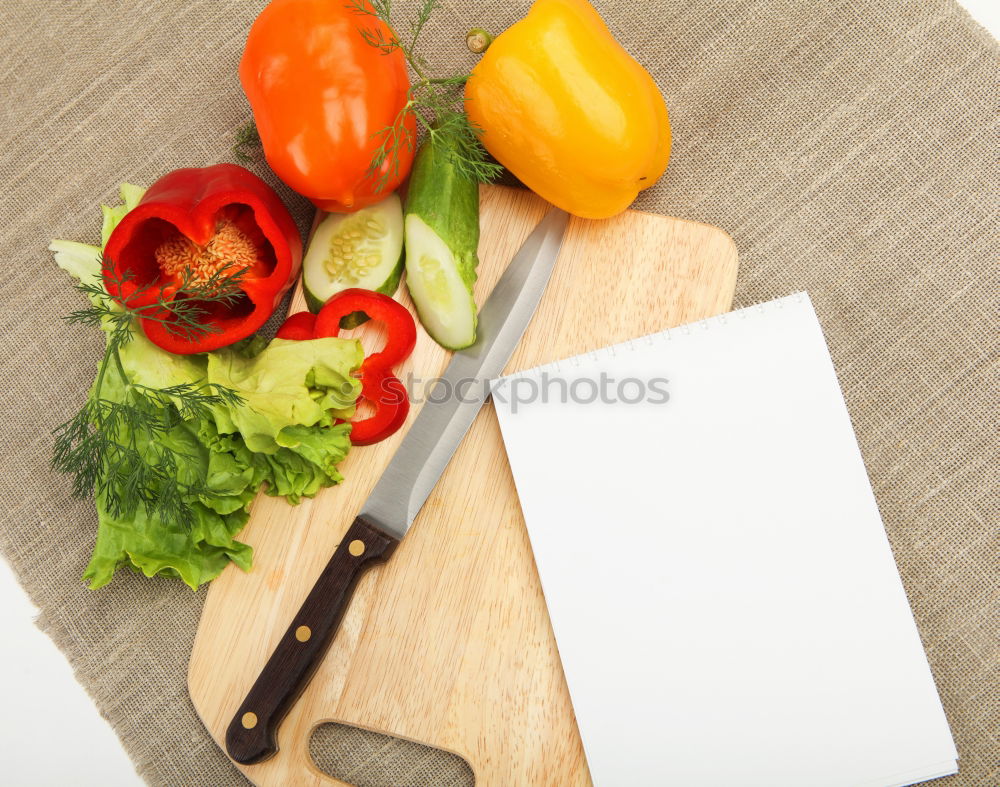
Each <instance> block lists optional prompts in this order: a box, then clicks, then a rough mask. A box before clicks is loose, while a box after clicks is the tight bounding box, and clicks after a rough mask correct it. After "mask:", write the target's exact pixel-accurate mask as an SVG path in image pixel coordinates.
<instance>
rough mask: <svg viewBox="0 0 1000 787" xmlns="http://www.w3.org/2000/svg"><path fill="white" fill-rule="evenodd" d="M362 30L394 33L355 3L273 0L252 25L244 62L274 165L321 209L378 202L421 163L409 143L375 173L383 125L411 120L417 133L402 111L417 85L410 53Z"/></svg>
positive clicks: (252, 102)
mask: <svg viewBox="0 0 1000 787" xmlns="http://www.w3.org/2000/svg"><path fill="white" fill-rule="evenodd" d="M362 30H369V31H372V32H373V33H378V32H381V33H382V35H384V37H385V38H386V39H389V38H390V37H391V35H392V33H391V31H390V30H389V29H388V28H387V27H386V26H385V24H384V23H383V22H381V21H380V20H378V19H376V18H375V17H372V16H367V15H364V14H360V13H358V11H357V10H352V9H351V8H350V7H349V5H348V3H347V0H272V2H271V3H270V4H269V5H268V6H267V7H266V8H265V9H264V10H263V11H262V12H261V14H260V16H258V17H257V20H256V21H255V22H254V24H253V26H252V27H251V28H250V35H249V36H248V38H247V44H246V48H245V49H244V52H243V59H242V60H241V61H240V82H241V83H242V84H243V90H244V92H245V93H246V95H247V99H248V100H249V101H250V106H251V108H252V109H253V114H254V120H255V122H256V124H257V130H258V132H259V133H260V138H261V142H262V144H263V147H264V156H265V158H266V159H267V163H268V164H270V165H271V169H273V170H274V172H275V173H276V174H277V176H278V177H279V178H281V179H282V180H283V181H284V182H285V183H287V184H288V185H289V186H290V187H291V188H292V189H294V190H295V191H297V192H299V193H300V194H302V195H303V196H305V197H308V198H309V199H310V200H312V202H313V203H314V204H315V205H316V206H317V207H318V208H320V209H321V210H326V211H333V212H342V213H343V212H350V211H354V210H358V209H359V208H363V207H365V206H367V205H371V204H373V203H375V202H378V201H379V200H380V199H383V198H384V197H385V195H386V194H388V193H389V192H390V191H393V190H394V189H395V188H396V187H397V186H398V185H399V184H400V183H401V182H402V181H403V179H404V178H406V176H407V174H408V173H409V171H410V165H411V164H412V161H413V148H412V146H411V145H408V144H405V143H404V144H400V145H398V146H396V147H395V154H393V155H390V156H389V157H387V158H386V160H385V161H384V162H383V164H382V166H381V168H380V169H379V170H378V171H377V172H376V173H374V174H373V173H372V172H370V171H369V165H370V164H371V161H372V157H373V156H374V154H375V153H376V151H377V150H378V148H379V147H380V145H381V144H382V142H383V138H384V134H383V133H382V132H383V130H384V129H387V128H389V127H393V126H395V127H396V130H397V132H398V131H399V129H400V120H402V124H401V125H402V126H403V127H405V128H406V130H407V131H409V139H414V138H415V131H416V121H415V119H414V117H413V114H412V113H410V112H407V113H406V115H405V116H402V117H401V113H402V112H403V111H404V109H405V107H406V103H407V91H408V90H409V87H410V81H409V77H408V76H407V72H406V62H405V59H404V57H403V53H402V52H401V51H400V50H399V49H396V50H394V51H392V52H390V53H389V54H383V53H382V51H380V50H379V49H378V47H375V46H372V45H371V44H369V43H368V42H367V41H365V39H364V37H363V36H362V33H361V31H362ZM389 147H393V146H392V145H390V146H389ZM383 176H384V177H383ZM380 181H381V182H380Z"/></svg>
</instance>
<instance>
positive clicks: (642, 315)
mask: <svg viewBox="0 0 1000 787" xmlns="http://www.w3.org/2000/svg"><path fill="white" fill-rule="evenodd" d="M547 207H548V206H547V204H546V203H545V202H543V201H542V200H541V199H540V198H538V197H536V196H535V195H533V194H531V193H529V192H526V191H521V190H515V189H509V188H503V187H499V186H489V187H484V188H483V191H482V215H481V223H482V240H481V242H480V246H479V255H480V259H481V261H482V262H481V265H480V268H479V282H478V283H477V285H476V293H475V295H476V302H477V303H479V304H482V303H483V302H484V301H485V299H486V296H487V295H488V293H489V291H490V290H491V288H492V287H493V285H494V283H495V282H496V280H497V279H498V278H499V276H500V273H501V272H502V270H503V268H504V266H505V265H506V264H507V262H508V261H509V260H510V258H511V257H512V256H513V255H514V253H515V252H516V251H517V249H518V248H519V247H520V245H521V243H522V242H523V241H524V239H525V238H526V237H527V235H528V233H529V232H530V231H531V229H532V228H533V227H534V226H535V224H537V222H538V221H539V220H540V219H541V217H542V216H543V215H544V214H545V211H546V209H547ZM736 268H737V257H736V249H735V246H734V245H733V242H732V240H731V239H730V238H729V236H728V235H726V234H725V233H724V232H722V231H721V230H719V229H717V228H715V227H710V226H707V225H704V224H696V223H694V222H690V221H681V220H679V219H672V218H667V217H665V216H657V215H653V214H647V213H639V212H636V211H629V212H627V213H624V214H622V215H619V216H617V217H615V218H613V219H608V220H604V221H586V220H582V219H575V218H574V219H572V221H571V222H570V225H569V229H568V231H567V234H566V237H565V239H564V242H563V246H562V250H561V253H560V256H559V260H558V262H557V263H556V268H555V272H554V274H553V277H552V280H551V282H550V283H549V287H548V290H547V292H546V294H545V296H544V298H543V300H542V302H541V305H540V306H539V309H538V312H537V313H536V314H535V317H534V319H533V320H532V322H531V324H530V326H529V327H528V330H527V332H526V334H525V336H524V338H523V340H522V341H521V344H520V347H519V348H518V350H517V351H516V352H515V353H514V356H513V358H512V359H511V361H510V363H509V364H508V366H507V372H508V373H509V372H513V371H516V370H519V369H524V368H528V367H532V366H535V365H538V364H543V363H547V362H549V361H554V360H557V359H560V358H565V357H567V356H570V355H575V354H578V353H581V352H586V351H589V350H594V349H597V348H599V347H603V346H605V345H608V344H611V343H613V342H619V341H624V340H627V339H632V338H635V337H638V336H642V335H644V334H647V333H652V332H654V331H660V330H664V329H666V328H670V327H672V326H674V325H678V324H682V323H685V322H690V321H692V320H697V319H701V318H704V317H708V316H711V315H714V314H718V313H721V312H724V311H727V310H728V309H729V308H730V306H731V304H732V298H733V289H734V287H735V282H736ZM397 297H398V298H399V299H401V300H402V301H403V302H404V303H405V304H406V305H407V306H411V304H410V301H409V299H408V298H407V296H406V294H405V287H404V288H400V290H399V292H398V293H397ZM301 308H302V307H301V305H300V306H299V307H296V306H293V311H299V310H300V309H301ZM411 308H412V307H411ZM370 330H371V329H366V328H364V327H362V328H361V329H359V330H358V331H357V332H356V335H358V336H360V337H361V338H362V342H363V343H364V344H365V346H366V349H369V350H370V349H374V347H369V344H370V343H372V342H374V341H377V339H373V337H372V336H368V339H367V340H366V338H365V334H366V331H370ZM418 334H419V336H418V340H417V346H416V349H415V351H414V353H413V355H412V356H411V358H410V359H409V361H408V362H407V363H406V365H405V366H404V367H402V368H401V370H400V371H399V372H397V374H398V376H399V377H400V379H402V380H404V382H405V381H406V378H407V375H408V374H409V373H411V372H412V373H413V374H414V375H416V376H418V377H421V378H423V379H425V380H426V379H429V378H431V377H434V376H436V375H439V374H440V373H441V372H442V371H443V369H444V367H445V365H446V363H447V361H448V357H449V353H447V352H445V351H443V350H442V349H441V348H440V347H438V346H437V345H436V344H435V343H434V342H433V341H432V340H431V339H430V338H429V337H428V336H427V335H426V333H424V332H423V331H422V330H421V331H418ZM417 389H418V391H417V392H418V393H419V392H420V390H422V388H421V386H417ZM411 395H412V394H411ZM419 409H420V408H419V405H415V406H414V407H413V408H412V409H411V412H410V420H409V421H408V422H407V424H406V426H405V427H404V429H402V430H401V431H400V432H398V433H397V434H396V435H394V436H393V437H392V438H390V439H389V440H386V441H384V442H382V443H380V444H378V445H375V446H370V447H364V448H355V449H353V450H352V451H351V453H350V455H349V456H348V458H347V459H346V461H345V462H344V464H343V465H342V468H341V469H342V472H343V475H344V478H345V481H344V482H343V483H342V484H341V485H340V486H338V487H334V488H332V489H327V490H324V491H323V492H321V493H320V494H319V495H318V496H317V497H316V498H315V499H314V500H307V501H305V502H303V503H302V504H301V505H299V506H294V507H293V506H289V505H288V504H287V503H285V502H284V501H283V500H281V499H277V500H276V499H274V498H269V497H265V496H263V495H262V496H260V497H259V498H258V499H257V501H256V502H255V503H254V508H253V515H252V517H251V519H250V523H249V524H248V525H247V527H246V529H245V530H244V531H243V534H242V536H241V538H242V539H243V540H245V541H246V542H248V543H249V544H251V545H252V546H253V548H254V568H253V570H252V571H251V572H250V573H247V574H245V573H243V572H241V571H239V570H238V569H236V568H235V567H234V566H230V567H229V568H227V569H226V570H225V571H224V572H223V574H222V575H221V576H220V577H219V578H218V579H216V580H215V581H214V582H213V583H212V585H211V588H210V590H209V593H208V598H207V600H206V603H205V609H204V612H203V614H202V618H201V623H200V627H199V629H198V635H197V638H196V640H195V644H194V651H193V653H192V655H191V665H190V672H189V675H188V684H189V688H190V692H191V698H192V699H193V700H194V705H195V707H196V708H197V710H198V713H199V714H200V716H201V718H202V720H203V721H204V722H205V726H206V727H207V728H208V730H209V731H210V732H211V734H212V736H213V737H214V738H215V740H216V742H217V743H218V744H219V745H220V746H222V747H223V749H224V748H225V747H224V744H223V741H224V739H225V732H226V727H227V726H228V724H229V722H230V720H231V719H232V716H233V714H234V712H235V711H236V709H237V707H238V706H239V705H240V703H241V702H242V700H243V698H244V695H245V693H246V692H247V690H248V689H249V688H250V686H251V685H252V684H253V682H254V680H255V679H256V678H257V675H258V673H259V671H260V669H261V668H262V667H263V665H264V663H265V662H266V661H267V658H268V656H269V655H270V654H271V651H272V649H273V648H274V646H275V644H276V643H277V641H278V640H279V638H280V637H281V635H282V634H283V633H284V631H285V629H286V627H287V626H288V624H289V621H290V620H291V619H292V616H293V615H294V613H295V612H296V611H297V610H298V608H299V605H300V604H301V602H302V601H303V599H304V598H305V596H306V594H307V593H308V592H309V590H310V588H311V587H312V585H313V583H314V581H315V580H316V578H317V577H318V576H319V573H320V571H321V570H322V568H323V566H324V565H325V564H326V562H327V560H328V559H329V557H330V555H331V554H332V553H333V551H334V549H335V548H336V546H337V544H338V543H339V541H340V538H341V536H342V534H343V533H344V532H345V530H346V529H347V528H348V526H349V525H350V523H351V521H352V520H353V518H354V515H355V513H356V512H357V511H358V509H359V508H360V506H361V504H362V502H363V501H364V500H365V498H366V497H367V496H368V493H369V492H370V491H371V489H372V487H373V486H374V485H375V482H376V480H377V479H378V477H379V476H380V474H381V473H382V470H383V468H384V467H385V466H386V464H388V462H389V460H390V458H391V457H392V455H393V452H394V451H395V450H396V447H397V446H398V444H399V442H400V440H401V439H402V437H403V434H404V433H405V431H406V429H407V428H408V427H409V425H410V424H411V423H412V419H413V418H414V416H415V415H416V414H417V412H418V411H419ZM613 460H614V458H613V457H604V458H603V461H613ZM594 461H595V462H599V461H602V457H601V456H600V453H599V452H596V453H595V459H594ZM609 526H610V527H611V528H612V534H613V528H614V523H609ZM594 548H595V549H601V548H603V547H602V545H600V544H595V545H594ZM595 625H596V624H595ZM327 721H336V722H342V723H346V724H352V725H356V726H359V727H364V728H367V729H371V730H376V731H379V732H385V733H388V734H392V735H396V736H398V737H402V738H408V739H410V740H414V741H418V742H420V743H424V744H427V745H430V746H436V747H438V748H441V749H445V750H448V751H451V752H455V753H457V754H460V755H461V756H462V757H464V758H465V759H466V761H467V762H468V763H469V764H470V765H471V767H472V770H473V771H474V773H475V775H476V784H477V785H478V787H510V785H545V786H547V785H556V784H558V785H560V786H561V787H569V786H570V785H585V784H589V783H590V777H589V774H588V771H587V765H586V760H585V758H584V754H583V749H582V746H581V743H580V738H579V733H578V732H577V728H576V722H575V720H574V717H573V710H572V706H571V704H570V699H569V694H568V692H567V689H566V683H565V680H564V678H563V674H562V668H561V666H560V663H559V656H558V653H557V651H556V643H555V641H554V639H553V636H552V631H551V628H550V626H549V620H548V616H547V614H546V610H545V602H544V599H543V597H542V591H541V587H540V586H539V582H538V576H537V574H536V572H535V565H534V561H533V558H532V554H531V546H530V544H529V542H528V537H527V532H526V530H525V526H524V521H523V519H522V517H521V511H520V508H519V506H518V501H517V494H516V492H515V489H514V482H513V479H512V477H511V473H510V468H509V467H508V465H507V458H506V455H505V454H504V449H503V443H502V441H501V437H500V429H499V426H498V424H497V419H496V415H495V413H494V410H493V406H492V404H490V403H487V404H486V406H485V407H483V409H482V411H481V412H480V413H479V415H478V417H477V418H476V421H475V422H474V424H473V425H472V428H471V429H470V430H469V433H468V435H466V437H465V440H464V441H463V442H462V444H461V446H460V447H459V449H458V451H457V453H456V454H455V456H454V458H453V459H452V461H451V463H450V465H449V466H448V468H447V470H446V471H445V473H444V475H443V476H442V478H441V480H440V482H439V483H438V484H437V487H436V488H435V490H434V492H433V493H432V494H431V496H430V498H429V499H428V500H427V503H426V504H425V505H424V508H423V510H422V511H421V513H420V515H419V516H418V517H417V519H416V521H415V522H414V524H413V527H412V529H411V530H410V532H409V533H408V535H407V537H406V538H405V539H404V540H403V542H402V544H401V545H400V547H399V549H398V550H397V551H396V553H395V555H394V556H393V557H392V559H391V560H390V561H389V563H387V564H386V565H384V566H382V567H378V568H375V569H372V570H371V571H370V572H368V574H367V575H365V576H364V577H363V578H362V580H361V582H360V584H359V585H358V588H357V591H356V592H355V595H354V599H353V602H352V604H351V607H350V609H349V611H348V613H347V615H346V617H345V618H344V621H343V623H342V624H341V627H340V630H339V632H338V633H337V636H336V639H335V641H334V643H333V645H332V647H331V648H330V651H329V652H328V654H327V656H326V658H325V660H324V662H323V664H322V665H321V666H320V668H319V669H318V671H317V672H316V674H315V676H314V677H313V679H312V682H311V683H310V685H309V687H308V688H307V689H306V691H305V693H304V694H303V695H302V697H301V698H300V699H299V700H298V702H297V703H296V704H295V706H294V707H293V709H292V711H291V712H290V713H289V715H288V716H287V717H286V719H285V721H284V723H283V724H282V726H281V728H280V731H279V734H278V743H279V746H280V751H279V752H278V754H277V755H276V756H274V757H273V758H271V759H270V760H267V761H265V762H263V763H259V764H257V765H250V766H239V767H240V769H241V770H242V771H243V772H244V773H245V774H246V775H247V777H248V778H249V779H250V780H251V781H253V782H254V783H256V784H258V785H292V784H294V785H296V786H297V787H307V786H308V785H324V784H325V785H330V784H336V785H339V784H343V783H342V782H340V781H337V780H335V779H332V778H331V777H329V776H327V775H326V774H323V773H322V772H321V771H319V770H318V769H317V768H316V767H315V765H314V764H313V762H312V760H311V758H310V755H309V739H310V736H311V734H312V732H313V731H314V730H315V728H316V727H317V726H319V725H320V724H322V723H324V722H327Z"/></svg>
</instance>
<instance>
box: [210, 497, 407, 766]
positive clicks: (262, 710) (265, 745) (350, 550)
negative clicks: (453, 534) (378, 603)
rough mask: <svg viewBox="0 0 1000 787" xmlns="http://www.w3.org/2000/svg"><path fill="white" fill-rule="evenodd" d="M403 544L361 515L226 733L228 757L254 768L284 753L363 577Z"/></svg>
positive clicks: (317, 582) (293, 620) (331, 559)
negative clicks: (295, 716)
mask: <svg viewBox="0 0 1000 787" xmlns="http://www.w3.org/2000/svg"><path fill="white" fill-rule="evenodd" d="M398 544H399V541H398V540H397V539H396V538H394V537H393V536H391V535H389V534H388V533H386V532H384V531H383V530H382V529H381V528H380V527H379V526H378V525H376V524H375V523H374V522H373V521H371V520H370V519H368V518H367V517H366V516H365V515H364V514H359V515H358V517H357V518H356V519H355V520H354V523H353V524H352V525H351V527H350V528H348V530H347V533H345V534H344V538H343V540H342V541H341V542H340V546H339V547H337V551H336V552H334V553H333V557H332V558H330V562H329V563H327V565H326V568H324V569H323V572H322V573H321V574H320V576H319V579H318V580H317V581H316V584H315V585H314V586H313V589H312V590H311V591H310V592H309V595H308V596H307V597H306V600H305V601H304V602H303V604H302V607H301V608H300V609H299V611H298V614H296V615H295V617H294V618H293V619H292V621H291V623H290V624H289V626H288V628H287V629H285V633H284V635H283V636H282V637H281V640H279V642H278V645H277V647H276V648H275V649H274V653H272V654H271V658H270V659H268V662H267V664H265V665H264V669H263V670H261V673H260V676H259V677H258V678H257V681H256V682H255V683H254V684H253V686H252V687H251V688H250V691H249V692H247V695H246V698H245V699H244V700H243V704H242V705H240V707H239V708H238V709H237V710H236V713H235V714H234V715H233V718H232V721H231V722H230V724H229V728H228V729H227V730H226V751H227V752H228V753H229V756H230V757H232V758H233V759H234V760H235V761H236V762H238V763H242V764H243V765H251V764H252V763H255V762H260V761H261V760H265V759H267V758H268V757H270V756H271V755H272V754H274V753H275V752H276V751H277V750H278V736H277V732H278V725H279V724H280V723H281V720H282V718H284V716H285V714H286V713H288V710H289V708H291V706H292V703H293V702H295V698H296V697H297V696H298V695H299V693H300V692H301V691H302V689H303V688H305V685H306V683H307V682H308V680H309V677H310V676H311V675H312V673H313V671H314V670H315V669H316V667H317V666H318V665H319V663H320V661H321V660H322V658H323V654H324V653H325V652H326V649H327V646H328V645H329V644H330V641H331V640H332V639H333V635H334V632H335V631H336V630H337V627H338V626H339V625H340V619H341V618H342V617H343V616H344V612H345V610H346V609H347V605H348V603H349V602H350V599H351V593H353V592H354V586H355V585H356V584H357V582H358V579H359V578H360V577H361V575H362V574H363V573H364V572H365V571H366V570H367V569H368V568H370V567H372V566H373V565H375V564H376V563H380V562H382V561H383V560H385V559H386V558H388V557H389V555H391V554H392V552H393V550H394V549H395V548H396V546H397V545H398Z"/></svg>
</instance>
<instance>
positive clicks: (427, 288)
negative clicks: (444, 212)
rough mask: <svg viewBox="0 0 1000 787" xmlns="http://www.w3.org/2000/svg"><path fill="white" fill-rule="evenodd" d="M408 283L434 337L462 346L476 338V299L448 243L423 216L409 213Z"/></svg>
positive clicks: (452, 346) (451, 346)
mask: <svg viewBox="0 0 1000 787" xmlns="http://www.w3.org/2000/svg"><path fill="white" fill-rule="evenodd" d="M406 286H407V287H408V288H409V290H410V297H412V298H413V302H414V303H415V304H416V306H417V312H418V314H419V315H420V322H421V323H422V324H423V326H424V328H425V329H426V330H427V333H429V334H430V335H431V336H432V337H434V341H436V342H437V343H438V344H440V345H441V346H443V347H446V348H448V349H449V350H460V349H462V348H463V347H468V346H469V345H470V344H472V343H473V342H475V341H476V302H475V301H474V300H473V299H472V292H471V291H470V290H469V286H468V285H467V284H466V283H465V281H464V280H463V279H462V277H461V275H460V274H459V272H458V266H457V265H456V264H455V255H454V254H452V251H451V249H449V248H448V244H447V243H445V242H444V240H442V239H441V236H439V235H438V234H437V233H436V232H435V231H434V230H432V229H431V228H430V227H429V226H427V224H426V223H425V222H424V220H423V219H421V218H420V216H417V215H414V214H411V215H409V216H407V217H406Z"/></svg>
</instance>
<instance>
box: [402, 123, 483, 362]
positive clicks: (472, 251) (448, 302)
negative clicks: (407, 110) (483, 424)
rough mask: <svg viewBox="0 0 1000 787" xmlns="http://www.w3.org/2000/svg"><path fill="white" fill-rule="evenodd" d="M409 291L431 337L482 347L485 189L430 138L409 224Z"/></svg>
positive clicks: (410, 197) (420, 159)
mask: <svg viewBox="0 0 1000 787" xmlns="http://www.w3.org/2000/svg"><path fill="white" fill-rule="evenodd" d="M403 229H404V235H405V238H406V286H407V288H408V289H409V291H410V297H411V298H413V303H414V304H415V305H416V307H417V315H418V316H419V317H420V322H421V323H422V324H423V326H424V328H425V329H426V330H427V333H429V334H430V335H431V337H432V338H433V339H434V341H436V342H437V343H438V344H440V345H441V346H442V347H446V348H447V349H449V350H461V349H462V348H463V347H468V346H469V345H471V344H473V343H475V341H476V302H475V301H474V300H473V299H472V285H473V284H474V283H475V281H476V266H477V265H478V264H479V258H478V257H477V256H476V249H477V247H478V246H479V184H478V183H476V182H475V181H473V180H470V179H469V178H467V177H465V176H464V175H462V174H461V173H460V172H459V171H458V170H457V169H456V167H455V164H454V161H453V160H452V158H451V156H450V153H449V150H448V148H447V147H446V146H445V145H443V144H442V143H441V142H440V141H439V140H435V137H433V136H432V137H430V138H428V140H427V141H426V142H424V143H423V145H421V147H420V150H418V151H417V157H416V160H415V161H414V164H413V174H412V175H411V176H410V187H409V192H408V194H407V198H406V215H405V217H404V219H403Z"/></svg>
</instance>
